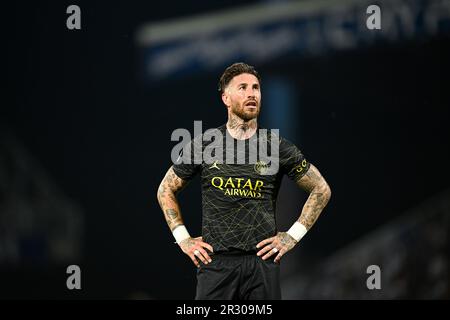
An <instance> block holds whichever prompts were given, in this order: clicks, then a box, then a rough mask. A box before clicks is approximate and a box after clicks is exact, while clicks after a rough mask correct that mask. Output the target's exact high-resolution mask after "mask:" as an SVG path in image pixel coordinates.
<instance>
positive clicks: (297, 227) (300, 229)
mask: <svg viewBox="0 0 450 320" xmlns="http://www.w3.org/2000/svg"><path fill="white" fill-rule="evenodd" d="M307 231H308V230H307V229H306V227H305V226H304V225H303V224H301V223H300V222H298V221H296V222H295V223H294V224H293V225H292V227H291V228H290V229H289V230H288V231H287V234H289V235H290V236H291V237H292V238H294V239H295V240H296V241H297V242H299V241H300V240H301V239H302V238H303V236H304V235H305V234H306V232H307Z"/></svg>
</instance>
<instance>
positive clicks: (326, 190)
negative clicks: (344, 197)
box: [325, 183, 331, 201]
mask: <svg viewBox="0 0 450 320" xmlns="http://www.w3.org/2000/svg"><path fill="white" fill-rule="evenodd" d="M325 185H326V186H325V194H326V197H327V200H328V201H329V200H330V198H331V188H330V186H329V185H328V183H325Z"/></svg>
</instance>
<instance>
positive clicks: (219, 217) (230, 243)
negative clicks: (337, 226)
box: [173, 125, 309, 252]
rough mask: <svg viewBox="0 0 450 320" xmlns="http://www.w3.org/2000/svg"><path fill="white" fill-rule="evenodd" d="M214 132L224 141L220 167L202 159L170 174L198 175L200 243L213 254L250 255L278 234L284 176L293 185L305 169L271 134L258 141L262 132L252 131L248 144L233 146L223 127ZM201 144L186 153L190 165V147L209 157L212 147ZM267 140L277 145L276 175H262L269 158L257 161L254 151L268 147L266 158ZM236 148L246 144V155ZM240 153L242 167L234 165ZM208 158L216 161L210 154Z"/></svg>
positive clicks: (194, 142)
mask: <svg viewBox="0 0 450 320" xmlns="http://www.w3.org/2000/svg"><path fill="white" fill-rule="evenodd" d="M217 130H218V132H220V133H221V137H223V141H222V143H223V146H224V147H223V149H222V150H221V151H220V150H219V152H223V153H222V156H223V157H222V159H223V160H222V161H209V163H207V162H206V161H205V159H202V161H201V163H199V161H197V162H196V163H191V164H189V163H179V164H174V165H173V170H174V172H175V174H176V175H177V176H178V177H180V178H181V179H183V180H187V181H188V180H190V179H192V178H193V177H194V176H195V175H196V174H200V176H201V188H202V206H203V217H202V236H203V241H205V242H207V243H209V244H210V245H211V246H212V247H213V248H214V252H221V251H230V250H236V249H237V250H244V251H251V250H255V249H256V244H257V243H258V242H260V241H262V240H264V239H266V238H268V237H272V236H274V235H275V234H276V233H277V230H276V217H275V212H276V199H277V196H278V190H279V188H280V184H281V179H282V177H283V175H287V176H288V177H289V178H291V179H293V180H294V181H296V180H298V179H300V178H301V177H302V176H303V175H304V174H305V173H306V172H307V171H308V169H309V163H308V162H307V161H306V159H305V158H304V156H303V154H302V152H301V151H300V150H299V149H298V148H297V147H296V146H295V145H294V144H292V143H291V142H289V141H288V140H286V139H284V138H282V137H280V136H278V135H275V134H274V133H272V132H271V131H268V130H266V132H268V134H267V137H268V138H267V139H265V138H264V139H265V140H262V139H263V137H264V136H263V135H262V134H261V129H258V130H257V132H256V133H255V136H254V137H252V138H253V139H252V138H251V139H247V140H236V139H234V138H233V137H231V135H230V134H229V132H228V130H227V129H226V125H222V126H221V127H219V128H217ZM203 138H204V137H203V136H198V137H196V138H194V139H193V140H191V142H190V147H191V148H190V149H188V150H190V151H189V152H191V159H194V146H195V145H197V150H201V152H202V153H203V154H204V153H205V151H208V149H207V148H208V146H209V147H211V141H206V142H205V141H203V140H204V139H203ZM221 139H222V138H221ZM227 139H228V145H227ZM255 139H256V141H257V142H258V143H256V144H255V143H253V142H255ZM271 139H277V141H278V146H279V147H278V150H279V151H278V157H277V158H278V159H277V160H278V163H279V165H278V169H277V170H276V171H275V172H270V174H267V168H268V165H269V164H270V163H267V161H268V160H267V159H269V158H264V160H262V159H263V158H262V157H260V155H259V154H258V151H259V150H261V148H260V147H261V145H267V146H268V151H267V152H266V153H267V154H270V153H271V152H272V149H271V144H270V143H269V142H270V141H273V140H271ZM211 140H213V139H211ZM230 141H231V142H232V147H231V144H230ZM216 142H217V141H216ZM238 143H241V147H242V143H244V144H245V151H244V149H243V148H239V147H238V146H237V144H238ZM216 150H217V149H215V150H214V151H216ZM209 151H211V149H209ZM240 152H241V153H240ZM242 152H245V157H244V158H245V163H244V164H242V161H241V162H239V163H240V164H238V163H237V162H238V158H239V155H240V156H241V157H242V156H243V155H242ZM252 153H253V154H254V155H255V154H256V155H257V156H256V161H254V160H253V161H251V160H252V157H250V156H249V155H250V154H252ZM211 154H212V155H214V156H215V152H212V153H211ZM231 155H232V159H233V160H232V161H230V156H231ZM227 156H228V158H227ZM272 160H273V158H272ZM230 162H232V163H230Z"/></svg>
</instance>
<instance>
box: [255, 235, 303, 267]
mask: <svg viewBox="0 0 450 320" xmlns="http://www.w3.org/2000/svg"><path fill="white" fill-rule="evenodd" d="M296 244H297V241H296V240H295V239H294V238H292V237H291V236H290V235H289V234H288V233H287V232H278V234H277V235H276V236H274V237H271V238H267V239H265V240H263V241H261V242H260V243H258V244H257V245H256V248H258V249H261V250H259V251H258V253H257V255H258V256H262V259H263V260H266V259H267V258H269V257H271V256H272V255H274V254H275V253H278V255H277V256H276V257H275V260H274V261H275V262H277V263H278V261H280V259H281V257H282V256H283V255H284V254H285V253H286V252H288V251H289V250H291V249H292V248H293V247H294V246H295V245H296Z"/></svg>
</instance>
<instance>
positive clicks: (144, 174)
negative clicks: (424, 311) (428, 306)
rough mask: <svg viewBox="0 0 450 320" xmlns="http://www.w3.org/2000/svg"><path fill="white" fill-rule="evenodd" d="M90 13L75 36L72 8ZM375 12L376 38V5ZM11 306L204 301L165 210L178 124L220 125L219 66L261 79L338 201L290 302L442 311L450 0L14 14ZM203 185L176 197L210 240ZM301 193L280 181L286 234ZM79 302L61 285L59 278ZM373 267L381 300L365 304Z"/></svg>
mask: <svg viewBox="0 0 450 320" xmlns="http://www.w3.org/2000/svg"><path fill="white" fill-rule="evenodd" d="M71 4H77V5H78V6H79V7H80V8H81V25H82V28H81V30H72V31H70V30H68V29H67V28H66V19H67V17H68V14H66V8H67V7H68V6H69V5H71ZM371 4H376V5H378V6H379V7H380V8H381V30H368V29H367V28H366V19H367V18H368V16H369V15H368V14H367V13H366V9H367V7H368V6H369V5H371ZM4 12H5V14H4V20H5V21H6V29H5V30H6V40H7V42H6V46H5V47H4V51H6V53H7V60H6V61H5V62H6V75H7V76H6V88H5V91H4V92H5V94H4V95H3V96H2V97H3V103H2V107H1V111H0V126H1V130H0V298H3V299H11V298H18V299H22V298H41V299H50V298H56V299H80V298H86V299H108V298H113V299H192V298H193V297H194V294H195V283H196V282H195V268H194V267H193V265H192V264H191V262H190V261H189V259H188V258H187V257H185V256H184V255H183V254H182V252H181V251H180V250H179V249H178V248H177V247H176V246H175V245H174V244H173V238H172V235H171V233H170V232H169V229H168V227H167V225H166V223H165V221H164V218H163V215H162V213H161V212H160V209H159V207H158V204H157V202H156V190H157V186H158V184H159V182H160V179H161V178H162V176H163V174H164V172H165V171H166V170H167V168H168V167H169V166H170V161H171V160H170V151H171V148H172V147H173V146H174V145H175V143H174V142H171V141H170V135H171V132H172V131H173V130H174V129H175V128H187V129H189V130H193V121H194V120H202V121H203V127H204V129H206V128H211V127H217V126H219V125H221V124H223V123H224V122H225V121H226V111H225V108H224V107H223V106H222V103H221V100H220V97H219V95H218V92H217V81H218V78H219V76H220V74H221V73H222V71H223V69H224V67H226V66H227V65H229V64H231V63H233V62H235V61H245V62H247V63H249V64H252V65H255V66H256V67H257V69H258V70H259V72H260V74H261V75H262V92H263V104H262V114H261V118H260V123H261V124H262V125H263V126H265V127H272V128H280V131H281V134H282V135H284V136H285V137H287V138H288V139H290V140H291V141H293V142H295V143H296V144H297V145H299V146H300V148H301V149H302V151H303V152H304V154H305V155H306V157H307V158H308V159H309V160H310V161H311V162H312V163H314V164H315V165H316V166H317V167H318V168H320V170H321V172H322V173H323V174H324V176H325V177H326V178H327V180H328V181H329V183H330V185H331V187H332V190H333V196H332V200H331V202H330V204H329V205H328V207H327V208H326V210H325V212H324V213H323V215H322V216H321V217H320V219H319V220H318V222H317V223H316V225H315V226H314V228H313V229H312V230H311V231H310V232H309V233H308V235H307V237H305V238H304V239H303V240H302V243H301V245H299V246H298V247H297V248H296V249H295V250H294V251H292V252H291V253H289V255H287V256H286V257H285V258H284V261H283V264H282V291H283V296H284V298H285V299H448V298H449V297H450V289H449V288H450V279H449V255H450V248H449V236H448V234H449V219H450V218H449V217H450V188H449V187H450V183H449V181H450V180H449V179H450V172H449V169H448V164H449V163H450V152H449V149H450V143H449V142H450V134H449V120H450V117H449V113H450V112H449V109H450V90H449V84H450V81H449V78H448V75H449V71H450V59H449V57H450V42H449V40H450V1H444V0H430V1H422V0H408V1H406V0H384V1H365V0H362V1H354V0H345V1H344V0H343V1H332V0H324V1H318V0H315V1H313V0H305V1H232V2H231V1H222V0H219V1H203V0H202V1H194V2H186V1H170V2H164V3H160V4H158V5H156V4H155V3H153V2H149V1H146V2H142V3H140V4H135V3H130V2H122V3H121V4H115V3H114V4H113V3H111V2H106V1H104V2H97V3H95V4H94V3H92V1H91V2H87V1H74V2H67V1H60V2H59V3H57V4H56V3H52V2H51V1H39V2H31V3H29V4H25V3H23V2H20V3H16V4H12V3H9V4H7V5H5V11H4ZM200 199H201V198H200V185H199V180H198V178H197V179H196V180H194V181H193V182H192V183H191V185H190V186H189V187H188V188H187V189H185V191H184V192H183V193H182V194H181V195H180V201H181V206H182V210H183V211H182V212H183V216H184V219H185V222H186V224H187V225H188V227H189V229H190V230H191V234H198V233H199V232H200V226H201V205H200ZM304 200H305V194H304V193H302V192H300V191H299V190H297V189H296V187H295V185H294V184H293V183H292V182H291V181H288V180H287V179H285V180H284V181H283V186H282V190H281V192H280V195H279V205H278V212H277V217H278V226H279V228H280V229H287V228H288V227H289V226H290V225H291V224H292V222H293V221H294V220H295V219H296V217H297V216H298V213H299V212H300V209H301V206H302V204H303V202H304ZM70 264H76V265H79V266H80V267H81V270H82V289H81V290H80V291H69V290H68V289H67V288H66V278H67V276H68V275H67V274H66V267H67V266H68V265H70ZM369 265H378V266H380V268H381V286H382V288H381V290H368V289H367V287H366V279H367V278H368V276H369V274H367V273H366V269H367V267H368V266H369Z"/></svg>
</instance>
